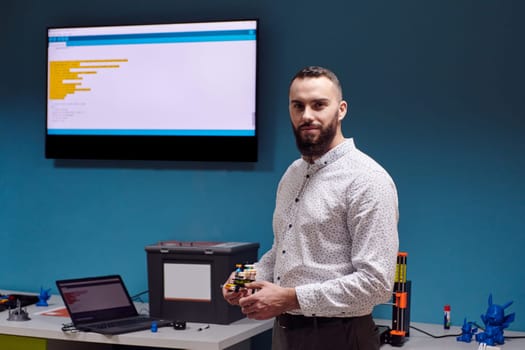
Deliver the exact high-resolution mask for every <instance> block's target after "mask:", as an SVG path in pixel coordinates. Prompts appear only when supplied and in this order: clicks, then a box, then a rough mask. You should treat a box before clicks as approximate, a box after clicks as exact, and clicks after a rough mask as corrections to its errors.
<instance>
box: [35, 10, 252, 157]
mask: <svg viewBox="0 0 525 350" xmlns="http://www.w3.org/2000/svg"><path fill="white" fill-rule="evenodd" d="M257 26H258V20H257V19H249V20H220V21H208V22H191V23H169V24H147V25H144V24H141V25H118V26H117V25H115V26H92V27H67V28H66V27H49V28H48V31H47V41H48V53H47V58H48V62H47V67H48V69H47V118H46V145H45V149H46V151H45V154H46V158H49V159H137V160H184V161H243V162H255V161H257V128H256V125H257V121H256V117H257V113H256V110H257V105H256V102H257V98H256V86H257V37H258V35H257V29H258V28H257Z"/></svg>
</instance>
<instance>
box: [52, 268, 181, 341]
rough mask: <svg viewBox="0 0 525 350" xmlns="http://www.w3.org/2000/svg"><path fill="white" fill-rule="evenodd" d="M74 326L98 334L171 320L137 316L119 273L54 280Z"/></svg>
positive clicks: (165, 322) (161, 324)
mask: <svg viewBox="0 0 525 350" xmlns="http://www.w3.org/2000/svg"><path fill="white" fill-rule="evenodd" d="M56 285H57V288H58V291H59V292H60V295H61V296H62V300H64V304H65V305H66V308H67V311H68V312H69V315H70V317H71V321H72V322H73V325H74V326H75V328H76V329H78V330H80V331H85V332H95V333H101V334H109V335H113V334H122V333H130V332H135V331H140V330H146V329H151V326H152V324H153V322H156V324H157V327H163V326H171V325H172V324H173V321H172V320H164V319H159V318H155V317H150V316H145V315H139V313H138V312H137V308H136V307H135V305H134V304H133V301H132V300H131V297H130V296H129V293H128V290H127V289H126V287H125V285H124V282H123V281H122V278H121V276H120V275H108V276H99V277H87V278H77V279H66V280H59V281H56Z"/></svg>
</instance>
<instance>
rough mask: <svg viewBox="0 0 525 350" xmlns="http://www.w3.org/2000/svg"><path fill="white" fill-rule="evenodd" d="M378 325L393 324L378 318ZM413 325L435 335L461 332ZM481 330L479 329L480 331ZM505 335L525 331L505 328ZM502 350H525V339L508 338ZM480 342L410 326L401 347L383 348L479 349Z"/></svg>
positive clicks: (426, 349) (412, 323)
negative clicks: (468, 341)
mask: <svg viewBox="0 0 525 350" xmlns="http://www.w3.org/2000/svg"><path fill="white" fill-rule="evenodd" d="M376 323H377V324H378V325H385V326H391V324H392V321H390V320H376ZM411 326H414V327H416V328H419V329H421V330H423V331H425V332H427V333H430V334H433V335H435V336H440V335H445V334H461V327H451V328H450V329H449V330H444V329H443V325H436V324H428V323H418V322H411ZM478 332H479V331H478ZM503 335H505V336H513V335H514V336H525V332H513V331H509V330H505V331H504V332H503ZM497 346H498V347H500V348H501V350H524V349H525V339H506V340H505V344H503V345H497ZM478 347H479V343H478V342H476V339H475V338H474V337H473V339H472V342H470V343H465V342H460V341H457V340H456V337H446V338H432V337H431V336H429V335H426V334H424V333H421V332H419V331H417V330H415V329H413V328H410V336H409V337H408V338H407V341H406V342H405V343H404V344H403V345H402V346H401V347H394V346H391V345H383V346H381V350H386V349H398V350H421V349H423V350H443V349H446V350H477V349H478Z"/></svg>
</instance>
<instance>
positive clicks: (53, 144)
mask: <svg viewBox="0 0 525 350" xmlns="http://www.w3.org/2000/svg"><path fill="white" fill-rule="evenodd" d="M232 21H233V22H236V21H255V22H256V28H257V34H256V53H255V74H256V77H255V133H254V135H253V136H173V135H163V136H136V135H55V134H49V133H48V125H47V118H48V116H47V104H48V93H49V91H48V73H49V72H48V69H49V65H48V62H49V56H48V53H49V51H48V42H49V29H64V28H90V27H91V28H96V27H117V26H132V25H163V24H192V23H194V24H195V23H220V22H232ZM259 30H260V27H259V19H258V18H242V19H240V18H236V19H214V20H195V21H170V22H146V23H133V24H129V23H128V24H109V25H108V24H96V25H66V26H48V27H47V28H46V62H47V63H46V94H45V96H46V118H45V158H46V159H92V160H170V161H219V162H257V160H258V120H257V119H258V118H257V115H258V93H257V92H258V85H259V73H258V71H259V41H260V40H259Z"/></svg>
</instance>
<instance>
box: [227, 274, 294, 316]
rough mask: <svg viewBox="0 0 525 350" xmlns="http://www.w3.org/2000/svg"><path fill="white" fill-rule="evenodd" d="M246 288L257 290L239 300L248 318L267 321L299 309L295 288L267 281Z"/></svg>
mask: <svg viewBox="0 0 525 350" xmlns="http://www.w3.org/2000/svg"><path fill="white" fill-rule="evenodd" d="M245 287H246V288H248V289H256V290H257V292H256V293H253V294H249V293H248V294H247V295H244V296H241V297H240V298H239V299H238V300H237V301H238V303H239V305H240V306H241V311H242V312H243V313H244V314H245V315H246V316H247V317H248V318H252V319H255V320H267V319H269V318H272V317H275V316H278V315H280V314H282V313H283V312H286V311H290V310H295V309H299V302H298V301H297V296H296V294H295V289H294V288H283V287H279V286H278V285H276V284H273V283H270V282H266V281H261V282H252V283H247V284H246V286H245Z"/></svg>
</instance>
